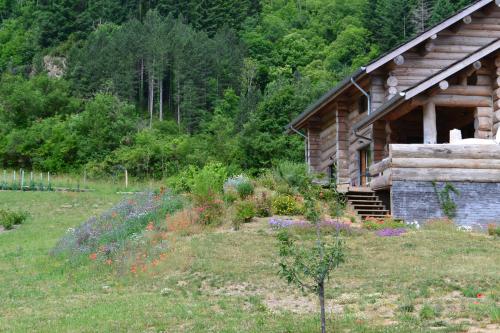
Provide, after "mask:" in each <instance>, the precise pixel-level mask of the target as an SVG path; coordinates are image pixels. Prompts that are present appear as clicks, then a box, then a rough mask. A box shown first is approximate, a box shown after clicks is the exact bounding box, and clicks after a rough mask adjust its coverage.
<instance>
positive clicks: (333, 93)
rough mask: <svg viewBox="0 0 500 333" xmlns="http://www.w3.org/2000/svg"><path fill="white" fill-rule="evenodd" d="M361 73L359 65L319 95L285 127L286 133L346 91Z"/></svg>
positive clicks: (363, 71)
mask: <svg viewBox="0 0 500 333" xmlns="http://www.w3.org/2000/svg"><path fill="white" fill-rule="evenodd" d="M363 74H366V68H365V67H361V68H359V69H358V70H357V71H356V72H354V73H353V74H352V75H350V76H348V77H346V78H345V79H344V80H342V81H341V82H340V83H339V84H338V85H337V86H336V87H335V88H333V89H332V90H330V91H329V92H327V93H326V94H324V95H323V96H322V97H320V98H319V99H318V100H317V101H316V102H314V103H313V104H311V105H310V106H308V107H307V109H306V110H305V111H304V112H302V113H301V114H300V115H298V116H297V117H296V118H295V119H293V120H292V121H291V122H290V123H289V124H288V125H287V126H286V127H285V130H286V132H287V133H288V134H290V133H292V132H293V131H292V130H291V128H292V127H293V128H300V127H301V125H302V124H303V123H304V121H306V120H307V119H309V118H310V117H311V116H313V115H314V114H315V113H316V112H318V111H319V110H321V109H322V108H323V107H324V106H325V105H326V104H328V103H330V102H331V101H332V100H334V99H335V98H337V97H338V96H339V95H340V94H342V93H343V92H344V91H346V90H347V89H348V88H349V87H351V86H352V79H354V80H357V79H359V78H360V77H361V76H362V75H363Z"/></svg>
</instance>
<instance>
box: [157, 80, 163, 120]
mask: <svg viewBox="0 0 500 333" xmlns="http://www.w3.org/2000/svg"><path fill="white" fill-rule="evenodd" d="M158 95H159V99H160V100H159V102H160V104H159V106H160V121H163V80H162V79H159V80H158Z"/></svg>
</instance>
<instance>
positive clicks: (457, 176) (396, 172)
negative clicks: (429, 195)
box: [392, 168, 500, 183]
mask: <svg viewBox="0 0 500 333" xmlns="http://www.w3.org/2000/svg"><path fill="white" fill-rule="evenodd" d="M392 180H393V181H396V180H405V181H439V182H454V181H456V182H475V183H499V182H500V170H494V169H442V168H436V169H419V168H411V169H410V168H408V169H404V168H393V169H392Z"/></svg>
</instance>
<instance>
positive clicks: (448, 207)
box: [432, 182, 460, 220]
mask: <svg viewBox="0 0 500 333" xmlns="http://www.w3.org/2000/svg"><path fill="white" fill-rule="evenodd" d="M432 186H433V187H434V191H435V192H436V196H437V198H438V201H439V205H440V206H441V209H442V210H443V213H444V215H446V217H448V218H449V219H450V220H451V219H453V218H454V217H455V216H456V215H457V205H456V203H455V201H454V199H453V196H452V194H454V195H455V196H458V195H460V191H459V190H457V189H456V188H455V186H453V185H452V184H450V183H446V184H445V185H444V187H443V188H442V189H441V190H439V189H438V188H437V184H436V182H432Z"/></svg>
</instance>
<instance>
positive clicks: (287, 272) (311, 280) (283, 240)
mask: <svg viewBox="0 0 500 333" xmlns="http://www.w3.org/2000/svg"><path fill="white" fill-rule="evenodd" d="M284 178H285V179H286V177H284ZM312 180H313V179H312V177H311V176H307V175H305V176H303V177H300V181H299V182H297V183H296V184H290V185H291V186H293V185H295V186H293V187H295V189H296V190H298V192H299V193H300V194H301V195H302V196H303V197H304V201H305V207H306V214H305V216H306V218H307V220H308V221H310V223H312V224H313V225H314V226H315V227H316V239H315V241H314V244H307V242H301V243H300V244H299V243H298V242H297V240H296V239H295V238H294V237H293V235H291V234H290V233H289V232H288V231H287V230H285V229H283V230H281V231H280V232H279V233H278V235H277V238H278V241H279V255H280V263H279V266H280V272H279V274H280V276H281V277H283V278H284V279H286V280H287V282H288V283H289V284H295V285H297V286H298V287H299V288H301V289H302V290H308V291H309V292H313V293H316V294H317V295H318V298H319V303H320V308H321V332H322V333H325V332H326V315H325V282H326V281H327V280H328V279H329V277H330V274H331V272H332V271H333V270H334V269H335V268H337V267H338V266H339V265H340V264H342V263H343V262H344V261H345V255H344V241H343V240H342V239H341V238H340V236H339V233H337V234H336V236H335V237H323V235H322V232H321V225H320V220H321V215H322V206H324V205H322V203H323V202H322V200H325V199H326V198H325V195H324V191H323V189H322V188H321V187H320V186H319V185H315V184H313V182H312ZM296 185H299V186H296ZM329 199H331V198H329ZM337 216H338V215H337Z"/></svg>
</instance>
